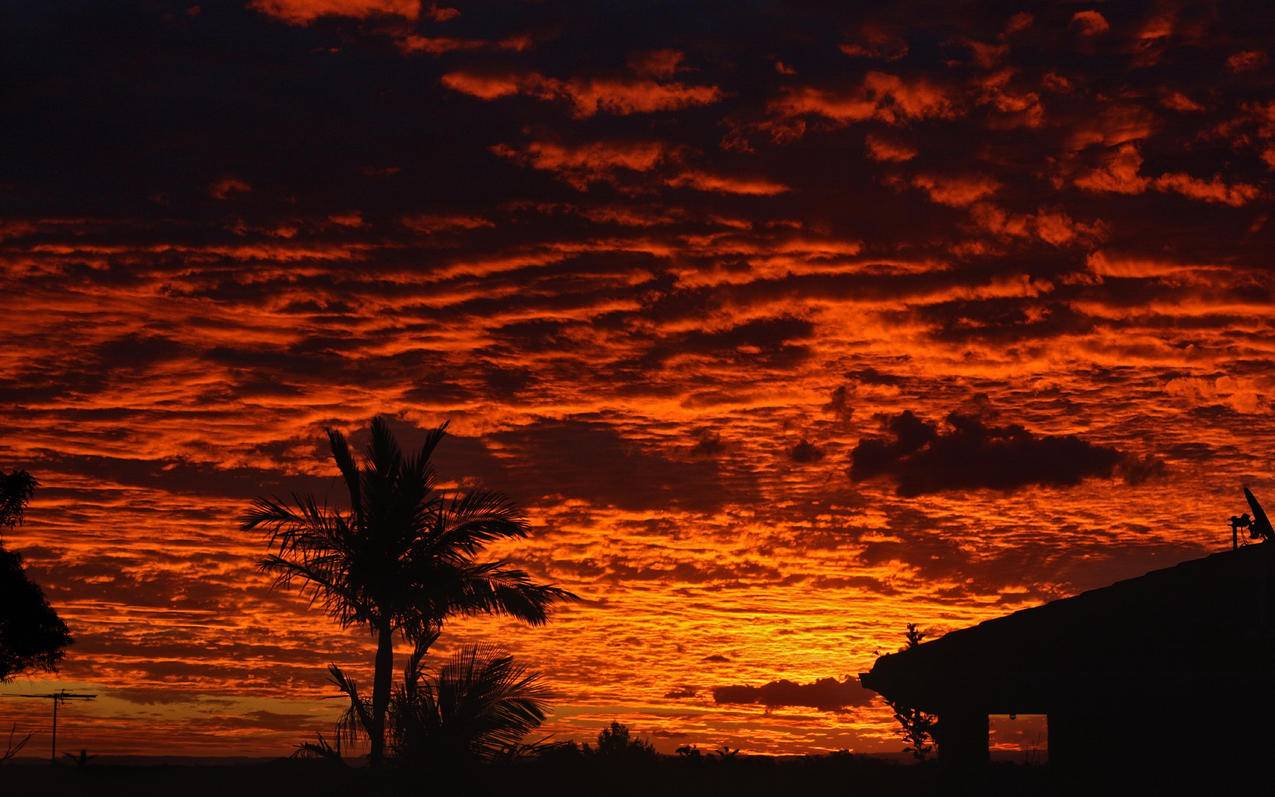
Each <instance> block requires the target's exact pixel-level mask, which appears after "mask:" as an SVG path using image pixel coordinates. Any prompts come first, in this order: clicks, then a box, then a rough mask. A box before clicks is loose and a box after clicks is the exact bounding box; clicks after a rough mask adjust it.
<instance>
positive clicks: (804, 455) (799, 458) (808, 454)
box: [788, 437, 824, 464]
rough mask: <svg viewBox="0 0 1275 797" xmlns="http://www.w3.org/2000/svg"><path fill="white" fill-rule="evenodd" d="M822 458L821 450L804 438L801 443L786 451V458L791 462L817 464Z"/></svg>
mask: <svg viewBox="0 0 1275 797" xmlns="http://www.w3.org/2000/svg"><path fill="white" fill-rule="evenodd" d="M823 457H824V453H823V449H822V448H820V447H819V446H817V445H815V444H814V443H812V442H810V441H809V440H807V439H805V438H804V437H803V438H802V439H801V442H799V443H797V444H796V445H795V446H793V447H792V448H790V449H788V458H789V459H791V460H792V461H793V462H799V463H802V464H809V463H811V462H819V461H820V460H822V459H823Z"/></svg>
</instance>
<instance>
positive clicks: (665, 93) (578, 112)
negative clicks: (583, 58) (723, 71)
mask: <svg viewBox="0 0 1275 797" xmlns="http://www.w3.org/2000/svg"><path fill="white" fill-rule="evenodd" d="M442 83H443V85H444V86H446V87H448V88H449V89H452V90H453V91H459V92H461V93H464V94H469V95H470V96H473V97H478V98H479V99H482V100H494V99H498V98H501V97H508V96H511V95H514V94H524V95H527V96H530V97H535V98H537V99H542V100H559V101H565V102H569V103H570V104H571V106H572V113H573V115H574V116H576V117H581V118H583V117H589V116H593V115H595V114H597V113H610V114H615V115H617V116H627V115H629V114H634V113H650V112H654V111H673V110H678V109H680V108H688V107H691V106H696V105H710V104H712V103H715V102H717V101H718V100H720V99H721V97H722V92H721V89H719V88H717V87H716V86H688V85H685V84H682V83H661V82H658V81H654V80H630V79H611V78H572V79H570V80H558V79H556V78H551V77H546V76H544V75H541V74H539V73H537V72H530V73H527V74H515V73H509V72H505V73H496V74H482V73H474V72H465V71H458V72H449V73H447V74H445V75H443V77H442Z"/></svg>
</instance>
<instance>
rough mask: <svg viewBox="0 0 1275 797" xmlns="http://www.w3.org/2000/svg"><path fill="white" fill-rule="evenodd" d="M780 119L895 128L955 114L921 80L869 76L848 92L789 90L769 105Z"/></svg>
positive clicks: (950, 102) (947, 98)
mask: <svg viewBox="0 0 1275 797" xmlns="http://www.w3.org/2000/svg"><path fill="white" fill-rule="evenodd" d="M769 110H770V112H771V113H772V114H774V115H775V116H777V117H779V118H780V119H793V118H795V117H800V116H804V115H808V114H809V115H815V116H821V117H823V118H825V119H830V120H832V121H834V122H837V123H839V124H851V123H853V122H862V121H865V120H868V119H876V120H879V121H882V122H886V123H887V124H899V123H901V122H904V121H908V120H914V119H940V118H952V117H954V116H957V115H958V114H959V112H958V109H957V107H956V103H955V101H954V99H953V98H952V96H951V95H950V94H949V93H948V92H947V91H946V90H945V89H943V88H941V87H939V86H938V85H936V84H934V83H931V82H930V81H928V80H925V79H923V78H917V79H914V80H904V79H903V78H900V77H898V76H896V75H890V74H886V73H884V72H869V73H868V74H867V75H866V76H865V77H864V79H863V82H862V83H861V84H860V86H859V87H858V88H857V89H855V90H853V91H849V92H842V91H833V90H827V89H821V88H817V87H814V86H803V87H801V88H795V89H789V90H787V91H785V92H784V93H783V94H782V95H781V96H780V97H779V98H778V99H776V100H773V101H772V102H771V103H770V106H769Z"/></svg>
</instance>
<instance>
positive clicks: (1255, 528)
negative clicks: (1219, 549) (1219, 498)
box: [1231, 487, 1275, 550]
mask: <svg viewBox="0 0 1275 797" xmlns="http://www.w3.org/2000/svg"><path fill="white" fill-rule="evenodd" d="M1244 499H1245V500H1246V501H1248V508H1249V509H1251V510H1253V515H1252V517H1250V516H1249V514H1248V513H1247V512H1245V513H1244V514H1242V515H1240V516H1239V517H1235V516H1232V517H1231V549H1232V550H1234V549H1236V548H1239V547H1240V529H1248V538H1249V539H1250V540H1261V541H1262V542H1271V541H1275V528H1272V527H1271V519H1270V518H1269V517H1267V516H1266V510H1264V509H1262V505H1261V504H1260V503H1258V500H1257V496H1255V495H1253V491H1252V490H1250V489H1248V488H1247V487H1245V488H1244Z"/></svg>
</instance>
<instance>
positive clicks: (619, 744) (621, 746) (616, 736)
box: [597, 720, 655, 758]
mask: <svg viewBox="0 0 1275 797" xmlns="http://www.w3.org/2000/svg"><path fill="white" fill-rule="evenodd" d="M597 754H598V755H600V756H607V757H615V758H649V757H652V756H654V755H655V746H654V745H652V744H651V743H650V742H648V741H647V740H645V739H639V738H637V737H635V736H633V735H632V734H630V733H629V726H627V725H623V724H621V723H619V722H616V721H614V720H612V722H611V727H609V728H603V729H602V730H601V731H599V732H598V748H597Z"/></svg>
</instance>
